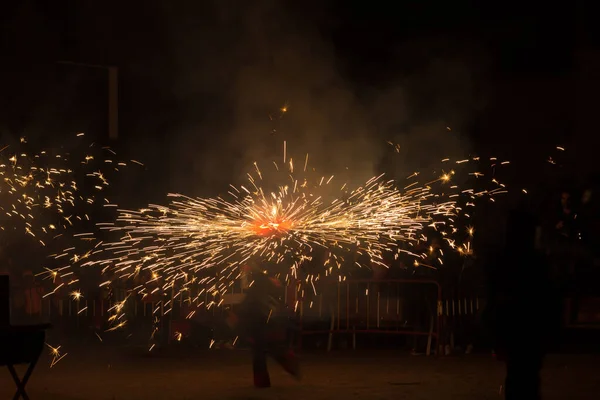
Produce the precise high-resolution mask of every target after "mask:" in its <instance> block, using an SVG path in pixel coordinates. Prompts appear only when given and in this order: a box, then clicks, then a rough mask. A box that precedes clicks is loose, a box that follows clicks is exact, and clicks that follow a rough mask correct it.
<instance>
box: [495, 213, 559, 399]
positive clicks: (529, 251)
mask: <svg viewBox="0 0 600 400" xmlns="http://www.w3.org/2000/svg"><path fill="white" fill-rule="evenodd" d="M535 235H536V220H535V219H534V218H533V217H532V216H531V215H529V214H528V213H527V212H525V211H523V210H517V211H513V212H512V213H511V214H510V217H509V220H508V226H507V239H506V248H505V250H504V252H503V254H502V255H501V256H500V257H498V258H497V262H496V263H494V265H492V269H491V271H490V275H489V303H488V308H487V310H486V314H487V315H486V316H485V319H486V320H487V322H488V323H489V327H490V328H491V330H492V334H493V335H494V339H495V349H496V351H497V354H499V355H500V356H501V357H502V358H504V361H505V362H506V382H505V394H506V399H523V400H527V399H539V398H540V370H541V368H542V362H543V359H544V356H545V354H546V351H547V346H548V343H549V339H550V338H551V337H552V336H553V332H555V328H556V325H555V322H556V321H558V320H557V318H558V316H559V315H560V302H559V300H560V297H559V296H558V293H557V291H556V289H554V287H553V285H552V281H551V279H550V273H549V272H550V270H549V268H548V265H547V263H546V260H545V258H544V256H543V255H542V254H541V253H540V252H538V251H537V250H536V249H535Z"/></svg>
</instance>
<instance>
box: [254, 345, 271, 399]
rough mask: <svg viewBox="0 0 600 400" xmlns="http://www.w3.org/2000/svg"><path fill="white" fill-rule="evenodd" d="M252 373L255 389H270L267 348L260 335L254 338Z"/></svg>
mask: <svg viewBox="0 0 600 400" xmlns="http://www.w3.org/2000/svg"><path fill="white" fill-rule="evenodd" d="M252 371H253V374H254V386H255V387H257V388H268V387H270V386H271V378H270V377H269V370H268V367H267V348H266V345H265V341H264V338H263V337H260V336H259V335H256V336H255V337H254V338H252Z"/></svg>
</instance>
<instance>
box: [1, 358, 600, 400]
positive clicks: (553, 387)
mask: <svg viewBox="0 0 600 400" xmlns="http://www.w3.org/2000/svg"><path fill="white" fill-rule="evenodd" d="M67 350H68V349H67ZM124 353H125V352H124V351H122V350H121V351H115V350H112V351H109V350H108V349H107V350H106V351H97V350H94V351H89V350H88V351H86V350H77V351H74V352H70V353H69V354H68V355H67V357H65V358H64V359H63V360H62V361H60V362H59V363H58V364H57V365H55V366H54V367H53V368H49V358H47V357H45V358H44V359H43V360H41V361H40V364H39V366H38V368H37V369H36V371H35V372H34V374H33V376H32V378H31V380H30V382H29V384H28V385H27V389H28V390H27V391H28V393H29V395H30V397H31V399H32V400H36V399H37V400H58V399H64V400H95V399H98V400H100V399H102V400H122V399H123V400H137V399H140V400H141V399H144V400H152V399H182V400H183V399H220V400H227V399H239V400H242V399H285V400H294V399H303V400H304V399H310V400H320V399H333V398H336V397H338V398H340V397H341V398H343V399H365V400H367V399H411V400H430V399H431V400H433V399H436V400H439V399H499V398H501V397H500V394H499V390H500V385H501V383H502V379H503V371H502V367H503V365H502V364H501V363H499V362H498V361H495V360H493V359H492V358H491V356H489V355H471V356H461V357H442V358H439V359H436V358H434V357H429V358H427V357H424V356H410V355H406V354H402V353H390V352H375V353H373V352H370V353H369V352H366V351H355V352H353V351H344V352H334V353H330V354H325V353H319V354H305V355H304V356H303V357H302V361H303V374H304V379H303V380H302V382H296V381H294V380H292V379H291V378H290V377H288V376H286V375H285V373H284V372H282V371H280V370H279V369H278V368H277V366H276V365H272V367H271V370H272V376H271V378H272V383H273V387H272V388H270V389H260V390H259V389H254V388H253V387H252V385H251V383H252V382H251V367H250V354H249V353H248V352H247V351H244V350H234V351H213V352H203V353H201V354H195V355H190V354H187V355H186V356H183V357H182V356H181V355H179V356H174V355H170V356H162V357H158V356H153V357H149V356H141V355H132V354H124ZM599 361H600V356H565V355H560V356H550V357H549V358H548V360H547V362H546V366H545V369H544V373H543V385H544V398H545V399H567V398H568V399H593V398H598V397H597V396H598V390H600V383H599V382H598V379H597V377H598V373H599V372H600V362H599ZM21 371H22V369H21ZM13 388H14V385H13V382H12V380H11V377H10V375H9V373H8V371H7V370H6V369H4V373H2V374H0V399H10V398H12V395H13V393H14V390H13Z"/></svg>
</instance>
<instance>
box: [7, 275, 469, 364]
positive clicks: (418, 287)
mask: <svg viewBox="0 0 600 400" xmlns="http://www.w3.org/2000/svg"><path fill="white" fill-rule="evenodd" d="M15 295H17V296H18V295H19V294H17V293H13V297H14V296H15ZM126 295H127V294H126V292H125V291H124V290H122V291H118V290H117V291H115V293H114V295H113V300H106V299H100V298H98V299H95V300H94V299H89V298H86V297H82V298H79V299H75V298H73V297H72V296H67V295H63V296H62V297H61V298H59V297H55V296H54V295H52V296H47V297H43V296H38V301H39V304H37V305H34V306H32V305H30V306H28V307H26V309H27V312H26V313H25V314H27V315H25V316H24V317H25V318H28V319H29V320H31V319H34V320H36V321H52V322H58V323H60V324H63V325H66V327H67V329H69V328H72V327H90V326H91V327H95V328H96V329H98V330H105V329H106V328H107V326H106V320H107V319H108V316H109V315H110V311H111V309H112V308H113V307H114V306H115V305H116V304H119V303H120V302H121V301H123V300H124V299H125V298H126ZM240 295H241V293H240V290H239V289H238V290H237V291H235V290H232V291H231V293H229V294H228V295H226V296H223V297H222V298H221V299H220V300H219V302H217V303H215V305H217V304H219V303H220V305H225V306H226V307H210V308H209V309H208V310H206V309H205V308H204V307H197V305H202V304H204V305H205V304H207V303H208V302H209V300H210V299H209V298H208V297H206V298H205V296H204V295H202V297H201V298H198V296H191V297H194V298H195V302H191V301H189V300H187V301H186V300H185V299H181V298H177V299H174V300H169V299H168V298H167V297H165V298H164V299H165V300H163V301H160V300H159V299H158V298H154V299H152V298H148V297H147V298H145V299H141V298H139V297H135V296H131V297H130V298H129V299H128V300H127V302H126V303H125V305H124V309H123V312H124V313H125V314H126V315H127V319H128V320H129V321H130V324H129V325H134V324H136V322H134V321H139V325H143V324H144V323H145V324H151V323H152V322H153V320H154V316H156V315H159V316H168V318H167V319H166V320H167V321H168V325H167V326H163V329H164V330H165V331H166V332H165V335H166V336H167V338H168V340H173V339H177V338H181V336H182V335H183V336H186V335H188V334H189V333H190V331H191V324H192V320H193V321H195V322H198V323H200V324H204V325H210V324H214V323H216V322H218V321H219V320H223V317H224V316H225V315H226V313H227V309H235V305H236V304H237V303H239V301H240V300H241V298H243V297H240ZM284 296H285V298H286V300H287V304H288V305H289V307H290V308H292V309H293V310H295V311H296V315H297V317H298V325H299V327H300V335H299V336H298V346H299V347H301V346H302V337H303V336H306V335H316V334H326V335H328V346H327V347H328V349H331V347H332V342H333V338H334V335H340V334H351V335H352V339H353V340H352V343H353V347H356V335H357V334H388V335H405V336H421V337H422V336H426V337H427V338H428V341H427V353H428V354H429V353H430V352H431V349H434V351H435V352H436V353H438V351H439V349H440V345H442V344H445V343H444V342H445V341H446V337H447V336H448V335H445V334H443V330H444V329H446V328H449V327H451V326H452V323H453V321H455V319H456V318H457V317H458V316H459V315H462V314H463V313H467V311H469V310H471V309H474V307H476V308H478V301H477V302H476V303H473V301H470V302H469V301H466V300H465V301H464V302H458V301H454V300H449V299H446V300H444V298H443V297H442V289H441V287H440V285H439V284H438V282H436V281H434V280H413V279H397V280H382V281H373V280H350V281H343V282H336V283H320V284H318V285H315V284H313V283H308V284H307V283H305V282H303V283H298V284H290V285H288V286H286V287H285V295H284ZM34 302H35V301H32V303H34ZM13 303H15V302H14V301H13ZM475 304H476V305H475ZM161 323H162V322H161ZM165 328H166V329H165Z"/></svg>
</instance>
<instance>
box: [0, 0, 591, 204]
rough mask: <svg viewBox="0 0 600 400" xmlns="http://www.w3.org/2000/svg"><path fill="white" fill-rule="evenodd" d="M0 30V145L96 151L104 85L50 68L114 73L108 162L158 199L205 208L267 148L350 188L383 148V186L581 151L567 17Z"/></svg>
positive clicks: (439, 14)
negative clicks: (115, 114) (164, 194)
mask: <svg viewBox="0 0 600 400" xmlns="http://www.w3.org/2000/svg"><path fill="white" fill-rule="evenodd" d="M250 3H251V4H250ZM476 4H480V5H481V4H486V5H487V6H486V7H482V6H479V7H478V6H477V5H476ZM527 4H531V5H527ZM542 5H543V7H542ZM589 14H590V13H588V14H587V15H589ZM0 15H1V18H2V24H3V31H2V32H3V34H2V35H3V39H4V40H3V51H2V53H3V55H4V59H5V60H6V62H3V66H2V68H3V69H4V72H3V74H2V78H1V80H0V82H1V85H2V93H3V94H4V95H3V96H2V103H1V104H0V113H2V114H1V115H0V118H1V119H2V124H0V126H2V125H3V128H2V129H3V131H2V138H3V140H4V139H6V141H8V140H9V137H10V136H11V135H12V136H17V137H18V136H20V135H22V134H26V135H27V136H29V137H35V138H37V139H38V140H42V141H43V142H44V143H46V144H47V145H55V144H56V142H59V141H61V140H63V139H57V137H63V138H64V137H69V135H71V134H72V132H73V131H86V132H87V133H88V134H90V135H93V136H94V137H97V138H99V140H105V136H106V129H107V128H106V126H107V125H106V124H107V122H106V101H107V100H106V99H107V97H106V87H105V85H106V83H105V79H106V78H105V74H104V73H103V71H102V70H90V69H86V68H77V67H72V66H65V65H59V64H56V61H60V60H69V61H76V62H84V63H92V64H106V65H115V66H118V67H119V69H120V134H121V139H120V141H119V143H118V144H116V146H117V147H121V148H122V149H123V151H125V152H128V153H130V154H135V157H136V158H139V159H145V160H147V164H148V168H149V169H150V170H152V172H153V173H155V175H154V176H155V177H158V178H157V181H156V185H160V186H161V187H162V186H164V188H165V189H167V190H180V191H187V192H189V193H191V194H204V193H211V192H214V190H215V189H214V188H215V187H222V185H223V183H224V182H228V181H230V180H232V179H236V178H238V177H239V176H240V172H241V171H243V170H245V169H246V168H247V165H248V163H249V161H251V160H254V159H256V158H261V157H263V156H268V155H271V154H273V153H274V152H275V151H278V150H279V149H280V144H281V141H282V140H283V139H287V140H289V141H291V142H292V143H293V145H294V146H295V147H297V148H298V149H301V150H302V151H304V150H310V152H311V154H316V157H315V158H316V159H320V163H323V164H324V165H323V167H324V168H325V169H331V170H333V171H335V170H338V169H340V168H342V167H344V166H346V165H348V164H350V163H352V164H355V163H356V162H357V160H358V163H359V165H358V166H356V168H358V169H360V170H361V172H360V173H359V175H361V176H362V174H363V171H364V175H365V176H369V175H371V174H372V173H373V172H376V171H377V170H378V169H381V168H384V166H385V165H386V163H388V162H389V155H388V154H387V153H386V151H387V149H386V145H385V140H388V139H391V140H394V141H397V142H399V143H401V144H402V145H403V149H406V153H405V154H402V156H403V157H404V159H403V161H402V162H399V163H398V162H397V163H396V164H399V165H396V166H395V167H394V168H396V169H397V170H396V172H399V173H403V172H404V170H405V169H407V170H410V168H414V167H420V168H422V167H427V166H428V165H429V163H430V162H433V160H437V159H439V158H440V157H441V156H445V155H447V154H448V155H457V156H462V155H466V154H472V153H481V154H491V155H498V156H501V157H505V158H510V159H511V160H517V161H519V162H520V163H521V164H518V165H520V167H518V169H517V170H515V171H513V179H514V178H515V177H516V176H518V175H523V174H522V172H523V171H525V170H532V171H533V172H532V173H531V175H533V174H534V173H536V174H537V172H539V171H540V170H543V169H544V168H546V166H545V163H544V159H545V157H547V155H548V154H550V151H551V149H553V148H554V147H555V146H556V145H557V144H565V143H566V144H567V145H568V146H570V147H569V148H575V149H577V152H579V151H582V152H584V151H585V149H586V148H588V149H589V148H591V147H593V146H577V142H578V141H580V140H581V138H582V137H585V136H586V135H589V134H588V133H585V134H584V133H582V132H588V129H589V126H587V125H586V122H581V121H584V120H585V118H581V117H579V116H578V115H579V114H580V113H581V112H580V111H581V109H583V108H582V107H581V106H580V104H581V103H582V102H585V100H581V99H584V98H586V97H585V96H586V95H580V94H579V92H578V90H579V89H578V87H579V86H578V85H580V86H581V83H580V81H579V80H578V79H576V78H577V77H578V76H579V73H578V71H579V70H580V69H581V63H580V62H578V61H577V60H578V58H577V56H578V54H579V53H578V52H577V51H576V49H577V48H580V47H583V48H588V47H591V48H593V46H594V45H596V44H597V42H598V41H597V38H594V37H593V36H592V35H591V32H589V31H587V30H586V28H585V25H584V24H583V22H585V21H584V20H585V18H579V19H578V18H577V15H578V14H576V8H575V5H574V4H571V3H569V4H568V5H564V4H563V5H561V6H560V7H559V6H558V5H556V6H554V5H552V4H547V3H543V4H542V3H541V2H497V4H495V5H494V6H492V5H489V4H488V3H487V2H474V1H465V0H462V1H453V2H448V1H435V2H434V1H402V2H367V3H365V2H356V3H352V2H341V1H337V2H335V1H305V2H291V1H286V2H278V1H269V0H262V1H257V2H247V3H246V2H239V1H233V0H230V1H217V0H213V1H172V2H164V1H158V0H151V1H143V2H142V1H128V2H122V1H116V0H107V1H91V0H87V1H85V0H81V1H75V0H70V1H39V0H38V1H34V0H29V1H22V2H10V4H7V5H3V6H2V10H1V13H0ZM580 15H584V16H585V15H586V13H583V14H580ZM576 22H578V23H577V24H576ZM589 25H590V26H591V24H589ZM578 32H579V36H578V35H577V33H578ZM590 54H593V53H590ZM588 78H589V79H590V80H594V78H593V77H589V76H587V75H586V78H585V79H588ZM583 86H586V87H587V86H590V85H588V84H587V83H586V84H585V85H583ZM286 102H287V103H289V104H290V112H289V113H288V115H286V118H285V119H283V120H281V121H277V122H276V123H273V122H271V121H269V119H268V115H269V114H272V115H275V114H277V109H278V107H281V105H283V104H284V103H286ZM447 126H450V127H452V132H451V133H449V132H448V131H447V130H446V129H445V128H446V127H447ZM273 129H277V133H276V134H275V135H273V134H271V132H272V130H273ZM61 135H62V136H61ZM65 140H66V139H65ZM331 148H335V149H338V150H337V151H336V152H335V153H336V155H335V157H332V156H331V151H330V150H329V149H331ZM365 154H368V155H367V156H365ZM582 154H584V153H582ZM585 154H588V153H585ZM159 157H160V158H161V164H157V163H154V164H153V163H152V162H151V161H148V160H154V159H157V158H159ZM586 157H587V155H580V154H579V153H577V155H574V154H573V153H571V158H572V159H573V160H579V165H581V164H582V161H581V160H584V159H585V158H586ZM363 158H364V161H362V159H363ZM526 159H529V161H526ZM532 160H533V161H532ZM385 167H386V168H387V166H385ZM515 168H517V167H515ZM214 171H221V172H220V173H219V174H215V173H214ZM523 179H525V178H523ZM527 179H530V177H528V178H527Z"/></svg>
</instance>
